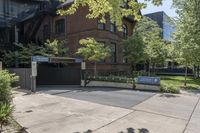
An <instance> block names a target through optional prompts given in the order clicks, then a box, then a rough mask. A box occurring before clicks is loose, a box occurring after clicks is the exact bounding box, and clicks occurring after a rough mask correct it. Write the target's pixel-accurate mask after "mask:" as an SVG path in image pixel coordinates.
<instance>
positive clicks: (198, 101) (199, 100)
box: [182, 97, 200, 133]
mask: <svg viewBox="0 0 200 133" xmlns="http://www.w3.org/2000/svg"><path fill="white" fill-rule="evenodd" d="M199 103H200V97H199V99H198V100H197V103H196V105H195V106H194V109H193V111H192V113H191V115H190V118H189V120H188V122H187V124H186V126H185V128H184V130H183V132H182V133H185V131H186V129H187V127H188V125H189V123H190V120H191V119H192V116H193V114H194V112H195V110H196V108H197V106H198V104H199Z"/></svg>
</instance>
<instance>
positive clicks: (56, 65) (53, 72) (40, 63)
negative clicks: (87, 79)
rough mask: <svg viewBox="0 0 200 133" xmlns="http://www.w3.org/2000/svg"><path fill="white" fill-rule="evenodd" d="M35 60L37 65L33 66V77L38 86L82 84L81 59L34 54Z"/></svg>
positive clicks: (33, 60) (33, 59)
mask: <svg viewBox="0 0 200 133" xmlns="http://www.w3.org/2000/svg"><path fill="white" fill-rule="evenodd" d="M34 62H35V64H37V65H36V68H34V67H32V75H35V77H34V76H33V78H32V79H35V80H33V84H35V85H36V86H41V85H80V84H81V62H82V60H81V59H76V58H63V57H42V56H34V57H33V58H32V64H34ZM33 66H34V65H33ZM34 69H35V70H34ZM35 81H36V82H35ZM33 88H35V87H33Z"/></svg>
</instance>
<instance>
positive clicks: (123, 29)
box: [122, 24, 128, 38]
mask: <svg viewBox="0 0 200 133" xmlns="http://www.w3.org/2000/svg"><path fill="white" fill-rule="evenodd" d="M122 32H123V36H124V37H125V38H126V37H127V36H128V27H127V25H125V24H123V25H122Z"/></svg>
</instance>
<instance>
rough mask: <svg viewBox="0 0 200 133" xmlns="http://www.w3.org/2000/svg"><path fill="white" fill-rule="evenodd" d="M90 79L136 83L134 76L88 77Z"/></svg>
mask: <svg viewBox="0 0 200 133" xmlns="http://www.w3.org/2000/svg"><path fill="white" fill-rule="evenodd" d="M88 79H89V80H96V81H107V82H118V83H131V84H134V83H135V82H134V79H133V78H127V77H120V76H96V77H94V76H92V77H88Z"/></svg>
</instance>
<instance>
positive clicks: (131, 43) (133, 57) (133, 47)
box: [122, 33, 145, 70]
mask: <svg viewBox="0 0 200 133" xmlns="http://www.w3.org/2000/svg"><path fill="white" fill-rule="evenodd" d="M122 44H124V47H125V58H126V59H127V60H128V61H129V62H131V63H132V64H133V66H134V70H136V64H138V63H141V62H144V54H145V53H144V49H145V47H144V45H143V41H142V37H141V36H140V35H139V34H138V33H135V34H134V35H133V36H131V37H129V38H128V39H126V40H124V41H123V42H122Z"/></svg>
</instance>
